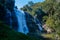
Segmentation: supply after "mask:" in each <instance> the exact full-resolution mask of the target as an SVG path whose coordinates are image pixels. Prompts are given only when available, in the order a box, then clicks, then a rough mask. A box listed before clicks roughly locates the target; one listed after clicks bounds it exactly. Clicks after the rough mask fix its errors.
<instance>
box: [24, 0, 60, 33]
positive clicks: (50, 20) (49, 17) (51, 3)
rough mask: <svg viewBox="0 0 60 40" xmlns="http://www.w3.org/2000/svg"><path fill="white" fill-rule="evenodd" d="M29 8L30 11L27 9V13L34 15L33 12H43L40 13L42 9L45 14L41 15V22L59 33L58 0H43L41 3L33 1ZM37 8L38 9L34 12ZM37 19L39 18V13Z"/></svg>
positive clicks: (59, 10) (59, 4) (59, 13)
mask: <svg viewBox="0 0 60 40" xmlns="http://www.w3.org/2000/svg"><path fill="white" fill-rule="evenodd" d="M23 8H24V7H23ZM31 8H32V11H27V12H28V13H30V14H31V15H33V16H34V15H35V14H43V13H42V12H41V13H40V11H41V10H42V11H43V12H44V13H45V14H46V15H43V16H42V18H43V19H42V21H43V24H47V26H48V27H52V28H53V29H54V30H55V31H56V32H57V33H60V32H59V31H60V2H58V0H45V1H44V2H42V3H40V2H39V3H35V4H34V5H33V6H31ZM28 9H29V8H28ZM39 9H41V10H39ZM37 10H39V11H38V12H37V13H36V11H37ZM38 16H39V15H38ZM38 19H41V15H40V16H39V18H38Z"/></svg>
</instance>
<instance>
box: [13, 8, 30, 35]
mask: <svg viewBox="0 0 60 40" xmlns="http://www.w3.org/2000/svg"><path fill="white" fill-rule="evenodd" d="M14 10H15V13H16V16H17V19H18V25H19V27H18V32H21V33H24V34H27V33H28V32H29V30H28V27H27V25H26V20H25V14H24V12H23V11H21V10H18V9H16V8H15V9H14Z"/></svg>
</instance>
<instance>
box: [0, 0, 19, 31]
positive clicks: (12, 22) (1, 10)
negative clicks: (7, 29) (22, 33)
mask: <svg viewBox="0 0 60 40" xmlns="http://www.w3.org/2000/svg"><path fill="white" fill-rule="evenodd" d="M14 4H15V0H0V20H1V21H2V22H3V23H4V24H7V25H9V26H11V27H12V28H13V29H15V30H17V27H18V23H17V18H16V14H15V12H14V6H15V5H14Z"/></svg>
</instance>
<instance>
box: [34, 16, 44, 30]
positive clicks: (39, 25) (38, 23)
mask: <svg viewBox="0 0 60 40" xmlns="http://www.w3.org/2000/svg"><path fill="white" fill-rule="evenodd" d="M34 21H35V23H36V24H37V25H38V28H39V30H40V31H42V30H43V29H42V26H41V23H40V22H39V20H38V19H37V18H36V16H34Z"/></svg>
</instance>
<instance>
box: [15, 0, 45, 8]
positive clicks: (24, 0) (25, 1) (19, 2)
mask: <svg viewBox="0 0 60 40" xmlns="http://www.w3.org/2000/svg"><path fill="white" fill-rule="evenodd" d="M29 1H33V2H34V3H37V2H43V1H44V0H15V5H16V6H17V7H18V8H22V7H23V6H24V5H26V4H28V2H29Z"/></svg>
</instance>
